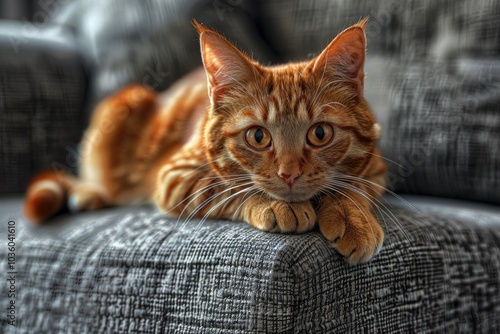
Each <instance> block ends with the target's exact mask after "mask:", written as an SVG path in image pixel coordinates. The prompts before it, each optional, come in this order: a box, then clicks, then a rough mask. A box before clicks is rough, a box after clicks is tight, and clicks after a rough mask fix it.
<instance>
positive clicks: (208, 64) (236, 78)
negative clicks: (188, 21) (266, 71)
mask: <svg viewBox="0 0 500 334" xmlns="http://www.w3.org/2000/svg"><path fill="white" fill-rule="evenodd" d="M193 24H194V26H195V28H196V30H197V31H198V33H199V35H200V45H201V56H202V59H203V65H204V67H205V71H206V73H207V79H208V94H209V96H210V98H211V99H212V100H214V99H217V98H218V97H219V96H220V95H221V94H223V93H224V91H225V90H226V89H227V88H229V87H230V86H231V85H243V84H244V83H245V82H247V81H248V80H250V79H251V78H253V77H254V66H255V65H254V64H253V63H252V60H251V59H250V58H249V57H248V56H246V55H245V54H244V53H243V52H241V51H240V50H238V49H237V48H236V47H235V46H234V45H233V44H232V43H231V42H229V41H228V40H227V39H226V38H225V37H223V36H221V35H220V34H218V33H217V32H215V31H213V30H210V29H208V28H206V27H205V26H203V25H202V24H200V23H198V22H196V21H194V22H193Z"/></svg>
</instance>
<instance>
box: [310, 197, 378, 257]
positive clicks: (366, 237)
mask: <svg viewBox="0 0 500 334" xmlns="http://www.w3.org/2000/svg"><path fill="white" fill-rule="evenodd" d="M318 225H319V229H320V231H321V234H323V236H324V237H325V238H326V239H327V240H328V242H329V244H330V246H332V247H333V248H334V249H335V250H337V251H338V252H339V253H340V254H341V255H343V256H344V257H345V259H346V260H347V262H349V263H351V264H357V263H363V262H367V261H369V260H370V259H371V258H372V257H373V256H374V255H376V254H377V253H378V252H379V251H380V249H381V247H382V244H383V241H384V231H383V230H382V227H381V226H380V223H379V222H378V221H377V219H376V218H375V217H374V216H373V214H372V213H371V212H369V211H368V210H361V209H359V208H358V207H349V206H343V205H341V204H340V203H338V202H337V203H335V202H331V203H329V204H328V205H322V206H321V207H320V208H319V210H318Z"/></svg>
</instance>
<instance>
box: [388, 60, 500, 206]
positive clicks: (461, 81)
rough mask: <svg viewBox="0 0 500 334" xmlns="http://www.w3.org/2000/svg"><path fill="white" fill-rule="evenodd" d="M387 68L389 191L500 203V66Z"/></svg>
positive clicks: (461, 63)
mask: <svg viewBox="0 0 500 334" xmlns="http://www.w3.org/2000/svg"><path fill="white" fill-rule="evenodd" d="M386 70H387V71H386V72H385V73H386V76H388V77H390V78H389V79H387V78H386V79H385V80H386V81H389V82H391V84H390V88H388V89H386V90H387V91H389V93H390V94H388V95H389V99H388V100H389V105H388V109H389V110H388V112H387V114H386V115H384V116H383V118H384V122H385V123H386V124H385V129H384V132H383V135H382V141H381V146H382V150H383V153H384V156H385V157H386V158H388V165H389V168H390V172H389V175H388V181H389V186H390V187H391V188H392V189H393V190H396V191H398V192H408V193H414V194H426V195H435V196H447V197H454V198H464V199H472V200H477V201H485V202H492V203H500V193H499V192H498V189H500V113H499V108H500V61H499V60H497V59H491V58H484V57H483V58H482V57H473V58H470V57H457V58H455V59H449V60H447V61H446V62H444V61H434V62H431V61H426V62H411V63H408V62H396V61H392V62H388V63H387V65H386ZM379 95H382V94H379Z"/></svg>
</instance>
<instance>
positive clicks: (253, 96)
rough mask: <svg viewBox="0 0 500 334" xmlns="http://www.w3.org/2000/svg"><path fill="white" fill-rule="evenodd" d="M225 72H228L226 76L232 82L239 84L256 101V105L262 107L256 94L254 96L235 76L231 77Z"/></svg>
mask: <svg viewBox="0 0 500 334" xmlns="http://www.w3.org/2000/svg"><path fill="white" fill-rule="evenodd" d="M223 67H224V66H223ZM225 72H226V73H225V75H226V76H227V77H228V78H230V79H231V80H233V81H234V82H236V83H237V84H238V85H239V86H240V87H241V88H243V90H244V91H245V92H246V93H247V94H248V95H250V96H251V97H252V98H253V99H254V101H255V103H256V104H257V105H260V104H261V103H260V102H259V100H258V99H257V98H256V97H255V95H254V94H252V93H251V92H250V91H249V90H248V88H247V87H246V86H245V85H243V84H242V83H241V82H240V81H238V80H237V79H236V78H235V77H233V76H231V75H229V74H228V73H227V72H228V71H225Z"/></svg>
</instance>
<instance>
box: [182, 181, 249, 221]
mask: <svg viewBox="0 0 500 334" xmlns="http://www.w3.org/2000/svg"><path fill="white" fill-rule="evenodd" d="M252 184H253V182H248V183H243V184H239V185H236V186H233V187H229V188H226V189H224V190H223V191H221V192H220V193H217V194H214V195H212V196H210V197H208V198H207V199H205V200H204V201H203V202H202V203H201V204H199V205H198V206H197V207H196V208H194V209H193V211H192V212H191V213H190V214H189V215H188V216H187V218H186V219H185V221H184V223H187V222H189V221H191V220H192V219H193V218H194V217H195V216H196V215H197V214H198V212H200V211H201V210H202V209H203V208H204V207H205V206H206V205H207V204H208V203H210V202H212V201H213V200H215V199H216V198H218V197H220V196H222V195H224V194H226V193H228V192H231V191H232V190H234V189H237V188H241V187H245V186H249V185H252ZM233 195H234V194H233ZM233 195H230V196H229V197H231V196H233ZM217 205H218V204H217ZM187 207H188V206H186V207H184V209H186V208H187ZM183 213H184V210H183V212H182V213H181V215H180V216H179V219H180V217H182V215H183Z"/></svg>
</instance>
